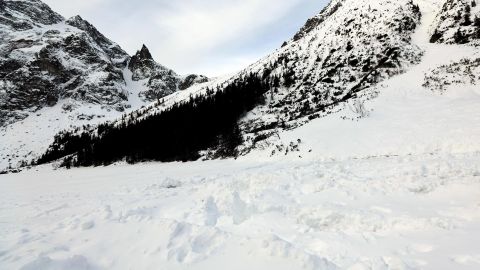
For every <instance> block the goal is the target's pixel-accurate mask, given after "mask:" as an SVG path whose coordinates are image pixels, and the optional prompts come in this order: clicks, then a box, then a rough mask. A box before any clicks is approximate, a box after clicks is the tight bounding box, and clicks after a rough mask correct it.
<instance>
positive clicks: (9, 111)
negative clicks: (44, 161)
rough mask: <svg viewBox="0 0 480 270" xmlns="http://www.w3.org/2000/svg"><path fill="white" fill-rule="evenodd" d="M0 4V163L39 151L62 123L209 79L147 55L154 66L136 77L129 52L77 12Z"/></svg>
mask: <svg viewBox="0 0 480 270" xmlns="http://www.w3.org/2000/svg"><path fill="white" fill-rule="evenodd" d="M0 7H1V8H0V37H1V39H0V138H1V142H0V169H4V168H5V167H7V166H8V165H9V164H10V165H12V166H16V165H17V162H18V161H19V160H23V159H30V158H32V157H34V156H35V155H36V154H38V153H41V152H43V151H44V150H45V148H46V146H47V145H48V144H50V143H51V141H53V137H54V135H55V134H56V133H57V132H59V131H60V130H63V129H69V128H75V127H79V126H80V127H81V126H84V125H85V126H86V125H92V124H97V123H100V122H102V121H105V120H108V119H115V118H118V117H120V116H121V115H122V113H124V112H126V111H127V112H128V111H132V110H136V109H139V108H140V107H142V106H146V105H147V104H148V103H149V102H150V101H152V100H156V99H157V98H159V97H160V96H163V95H167V94H170V93H172V92H174V91H178V90H180V89H184V88H186V87H188V86H191V85H193V84H195V83H200V82H204V81H206V80H207V79H206V78H205V77H200V76H196V75H189V76H186V77H182V76H179V75H177V74H175V73H174V72H173V71H171V70H169V69H166V68H163V67H162V69H161V70H162V71H165V72H164V73H165V74H164V73H162V72H161V70H160V68H159V67H161V66H160V65H159V64H157V63H155V62H154V61H153V59H152V60H151V64H152V65H153V66H154V67H155V70H154V72H152V73H150V74H146V75H144V76H143V79H145V80H148V81H151V82H152V83H150V84H148V85H143V84H141V83H138V84H137V82H136V81H134V80H135V78H134V76H133V75H132V74H131V71H130V70H129V69H128V64H129V63H132V61H131V60H130V56H129V55H128V54H127V53H126V52H125V51H124V50H123V49H122V48H121V47H120V46H118V45H117V44H116V43H114V42H112V41H111V40H109V39H108V38H107V37H105V36H104V35H103V34H102V33H100V32H99V31H98V30H97V29H96V28H95V27H94V26H93V25H92V24H90V23H89V22H87V21H86V20H84V19H82V18H81V17H80V16H75V17H73V18H70V19H68V20H65V19H64V18H63V17H62V16H61V15H59V14H57V13H55V12H54V11H52V10H51V9H50V8H49V7H48V6H47V5H45V4H44V3H42V2H41V1H39V0H20V1H10V0H8V1H6V0H1V1H0ZM134 59H135V57H134ZM192 76H194V77H195V78H197V77H198V78H201V79H198V80H192V79H191V77H192ZM172 80H173V81H174V85H175V87H172V88H168V91H164V89H163V87H164V85H167V84H168V83H169V82H170V81H172ZM151 93H152V94H151ZM154 93H157V95H154Z"/></svg>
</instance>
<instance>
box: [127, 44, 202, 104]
mask: <svg viewBox="0 0 480 270" xmlns="http://www.w3.org/2000/svg"><path fill="white" fill-rule="evenodd" d="M128 69H129V70H130V71H131V72H132V80H133V81H141V82H142V85H143V86H144V87H145V89H146V90H145V91H142V92H141V93H140V96H141V97H142V99H144V100H146V101H154V100H157V99H159V98H162V97H165V96H168V95H170V94H173V93H174V92H177V91H179V90H185V89H187V88H189V87H190V86H192V85H194V84H197V83H204V82H207V81H208V78H207V77H205V76H202V75H188V76H186V77H182V76H179V75H177V74H176V73H175V72H174V71H173V70H171V69H168V68H166V67H164V66H162V65H160V64H158V63H157V62H155V60H153V57H152V55H151V54H150V51H149V50H148V48H147V47H146V46H145V45H143V47H142V49H141V50H139V51H137V53H136V54H135V55H134V56H133V57H132V58H131V59H130V62H129V63H128Z"/></svg>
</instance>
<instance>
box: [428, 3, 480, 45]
mask: <svg viewBox="0 0 480 270" xmlns="http://www.w3.org/2000/svg"><path fill="white" fill-rule="evenodd" d="M432 28H433V29H432V36H431V39H430V41H431V42H433V43H446V44H471V45H475V46H479V45H480V5H478V4H477V0H448V1H446V2H445V3H444V5H443V7H442V9H441V11H440V12H439V13H438V15H437V16H436V18H435V21H434V23H433V25H432Z"/></svg>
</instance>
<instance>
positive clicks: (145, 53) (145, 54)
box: [135, 44, 153, 60]
mask: <svg viewBox="0 0 480 270" xmlns="http://www.w3.org/2000/svg"><path fill="white" fill-rule="evenodd" d="M135 56H136V57H138V58H139V59H145V60H153V57H152V54H151V53H150V51H149V50H148V48H147V46H145V44H143V45H142V49H140V51H138V52H137V54H135Z"/></svg>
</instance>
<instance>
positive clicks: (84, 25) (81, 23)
mask: <svg viewBox="0 0 480 270" xmlns="http://www.w3.org/2000/svg"><path fill="white" fill-rule="evenodd" d="M65 23H66V24H68V25H70V26H73V27H75V28H78V29H80V30H83V31H85V32H86V33H88V35H89V37H90V38H92V39H93V41H94V42H95V43H96V44H97V45H98V46H99V47H100V48H102V50H103V51H105V52H106V53H107V54H108V56H109V57H110V58H112V60H113V61H114V62H115V64H117V66H118V67H119V65H121V66H125V63H126V61H127V59H128V58H129V55H128V54H127V53H126V52H125V51H124V50H123V49H122V48H120V46H118V45H117V44H116V43H114V42H112V41H111V40H110V39H108V38H107V37H105V36H104V35H103V34H102V33H100V31H98V30H97V28H95V27H94V26H93V25H92V24H91V23H89V22H88V21H86V20H84V19H83V18H82V17H80V16H79V15H77V16H74V17H72V18H70V19H68V20H67V21H66V22H65Z"/></svg>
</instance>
